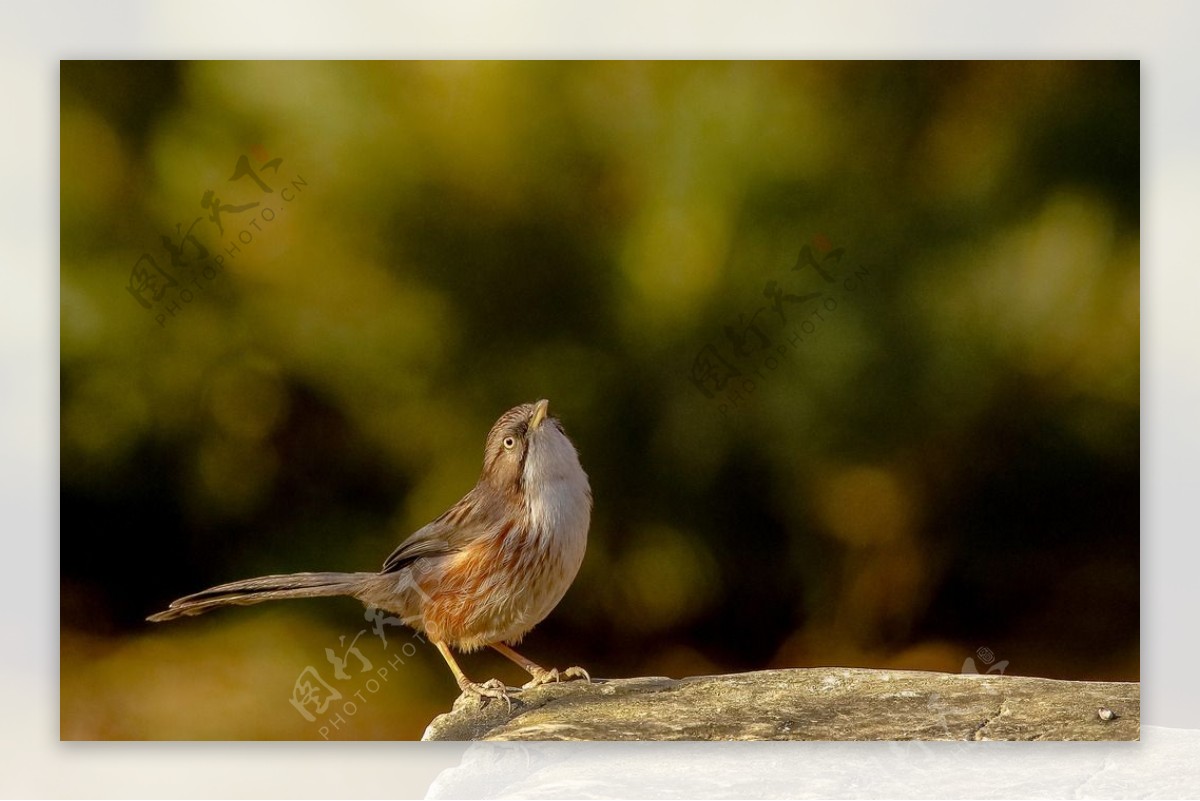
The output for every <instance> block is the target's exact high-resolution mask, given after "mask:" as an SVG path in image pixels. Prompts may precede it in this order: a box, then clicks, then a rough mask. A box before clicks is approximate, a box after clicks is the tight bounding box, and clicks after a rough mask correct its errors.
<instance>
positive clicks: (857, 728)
mask: <svg viewBox="0 0 1200 801" xmlns="http://www.w3.org/2000/svg"><path fill="white" fill-rule="evenodd" d="M510 692H511V695H512V708H511V710H510V709H509V708H508V707H507V705H505V704H504V703H503V702H497V701H491V702H488V703H486V704H482V703H480V702H479V701H478V700H477V699H475V698H467V697H462V698H459V699H458V701H456V702H455V704H454V708H453V710H451V711H450V712H448V713H446V714H444V715H439V716H438V717H437V718H435V719H434V720H433V722H432V723H430V724H429V727H428V728H427V729H426V731H425V736H424V739H426V740H1136V739H1138V736H1139V729H1140V726H1139V721H1140V713H1141V699H1140V685H1138V684H1136V683H1124V682H1078V681H1059V680H1055V679H1041V678H1030V677H1021V676H1002V675H962V674H950V673H928V672H919V671H884V670H867V669H851V668H807V669H796V670H768V671H759V672H755V673H740V674H733V675H727V676H697V677H694V678H688V679H681V680H677V679H668V678H636V679H611V680H596V681H595V682H594V683H592V684H586V683H583V682H574V681H573V682H567V683H563V684H552V685H546V686H544V687H537V688H534V689H532V690H520V691H518V690H510ZM1104 710H1107V711H1104ZM1110 713H1111V716H1110Z"/></svg>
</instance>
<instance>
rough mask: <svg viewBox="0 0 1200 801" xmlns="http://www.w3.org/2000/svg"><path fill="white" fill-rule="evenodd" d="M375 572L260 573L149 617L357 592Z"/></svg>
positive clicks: (154, 619)
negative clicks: (274, 574) (268, 574)
mask: <svg viewBox="0 0 1200 801" xmlns="http://www.w3.org/2000/svg"><path fill="white" fill-rule="evenodd" d="M375 575H377V574H375V573H291V574H289V575H286V576H260V577H259V578H252V579H244V580H242V581H234V582H232V583H230V584H222V585H221V586H219V587H211V588H209V589H207V590H204V591H203V592H197V593H194V594H192V595H188V596H185V597H183V598H180V599H179V600H177V601H173V602H172V603H171V605H170V606H169V607H168V608H167V609H165V610H164V611H162V612H159V613H157V614H154V615H151V616H150V617H148V618H146V620H149V621H151V622H153V623H161V622H163V621H164V620H174V619H176V618H179V617H184V616H188V615H200V614H203V613H205V612H207V611H208V610H210V609H215V608H217V607H218V606H231V605H239V606H246V605H249V604H258V603H262V602H263V601H279V600H283V599H285V598H320V597H323V596H330V595H354V593H355V592H356V591H357V590H359V589H360V588H361V587H362V585H363V582H364V581H366V580H367V579H370V578H372V577H373V576H375Z"/></svg>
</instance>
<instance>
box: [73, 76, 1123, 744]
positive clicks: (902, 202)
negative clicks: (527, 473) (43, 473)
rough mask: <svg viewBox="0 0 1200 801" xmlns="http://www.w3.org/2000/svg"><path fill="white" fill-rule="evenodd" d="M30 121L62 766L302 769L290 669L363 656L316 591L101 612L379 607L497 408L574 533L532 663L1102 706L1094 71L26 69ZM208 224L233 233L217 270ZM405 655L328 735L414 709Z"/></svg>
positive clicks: (1115, 193) (454, 490) (1115, 500)
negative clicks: (1095, 699) (557, 438)
mask: <svg viewBox="0 0 1200 801" xmlns="http://www.w3.org/2000/svg"><path fill="white" fill-rule="evenodd" d="M61 89H62V120H61V142H62V160H61V168H62V201H61V204H62V205H61V219H62V237H61V250H62V297H61V310H62V323H61V353H62V365H61V386H62V427H61V439H62V451H61V457H62V458H61V463H62V497H61V523H62V542H61V564H62V664H61V668H62V677H61V681H62V735H63V737H64V738H67V739H93V738H166V739H171V738H221V739H229V738H287V739H300V738H314V737H319V736H321V735H320V733H319V731H318V729H319V728H320V726H321V725H322V722H321V721H315V722H310V721H306V720H305V719H304V718H303V717H302V716H301V715H300V714H298V713H297V711H296V710H295V709H294V708H293V707H292V706H291V705H290V704H289V703H288V699H289V698H290V697H291V693H292V690H293V685H294V682H295V681H296V678H297V676H298V674H300V673H301V671H302V670H304V669H305V668H306V667H307V666H312V667H314V668H315V669H317V670H318V671H322V672H323V673H324V674H326V678H327V679H328V678H330V676H329V675H328V674H329V673H330V671H331V670H332V668H331V667H330V664H329V663H328V662H327V660H326V658H325V655H324V653H325V649H326V648H331V647H333V648H337V650H338V652H339V653H340V652H341V646H339V637H342V638H344V640H343V645H344V644H345V642H348V641H350V640H351V639H352V638H353V637H354V635H355V634H356V633H357V632H358V631H359V630H361V629H362V628H363V627H364V626H368V632H367V634H366V635H365V636H364V638H363V639H362V640H361V641H360V644H361V645H362V649H363V653H364V654H365V655H366V656H367V657H368V658H369V659H370V660H371V661H372V662H373V663H374V664H375V665H376V666H378V665H381V664H385V663H387V661H388V660H389V659H390V658H393V657H395V655H396V653H397V651H396V649H397V648H398V647H399V645H400V642H407V641H408V639H407V635H404V634H401V633H399V632H396V633H395V634H394V635H393V637H394V638H399V639H394V638H390V639H389V641H390V642H391V646H389V648H384V647H383V644H382V643H381V642H380V641H379V640H378V639H376V638H375V637H374V635H373V634H372V633H371V632H370V631H369V625H368V624H367V623H366V622H365V621H364V619H363V615H362V610H361V608H360V607H359V605H358V604H357V602H354V601H350V600H345V599H340V600H310V601H302V602H292V603H287V604H274V605H265V606H259V607H253V608H248V609H232V610H226V611H222V612H219V613H214V614H212V615H207V616H205V617H203V618H197V619H195V620H187V621H183V622H179V623H173V624H170V625H166V626H152V625H150V624H147V623H145V622H144V618H145V616H146V615H147V614H150V613H151V612H154V611H157V610H159V609H160V608H162V607H163V606H165V605H166V603H168V602H169V601H170V600H172V599H173V598H176V597H178V596H180V595H183V594H186V593H188V592H192V591H195V590H198V589H202V588H204V587H207V586H210V585H212V584H216V583H220V582H223V581H228V580H233V579H237V578H244V577H248V576H251V575H258V574H264V573H280V572H290V571H299V570H339V569H344V570H366V569H375V568H377V567H378V566H379V564H380V563H381V562H382V560H383V558H384V557H385V556H386V555H387V554H388V553H389V552H390V550H391V549H392V548H393V547H394V546H395V545H396V544H397V543H398V542H399V541H400V540H401V539H403V538H404V537H405V536H406V535H407V534H408V533H409V532H411V531H413V530H415V529H417V528H419V527H420V526H421V525H423V524H424V523H426V522H428V521H429V520H431V519H432V518H434V517H436V516H437V515H438V514H439V513H440V512H441V511H443V510H444V509H445V508H446V507H447V506H449V505H450V504H451V503H453V502H454V501H455V500H457V499H458V498H459V497H460V496H461V495H462V494H463V493H464V492H465V491H466V490H467V489H468V488H469V487H470V486H471V485H472V483H473V482H474V481H475V479H476V477H477V476H478V472H479V468H480V463H481V459H482V445H483V439H484V435H485V434H486V432H487V430H488V428H489V427H490V425H491V423H492V422H493V421H494V419H495V418H496V417H498V416H499V414H500V413H501V412H503V411H504V410H505V409H507V408H509V407H510V406H513V405H515V404H517V403H521V402H526V401H530V400H534V399H537V398H540V397H547V398H550V399H551V409H552V411H554V413H556V414H557V415H559V416H560V418H561V419H562V421H563V423H564V425H565V427H566V429H567V431H568V433H569V434H570V436H571V437H572V439H573V440H574V442H575V444H576V446H577V447H578V449H579V451H580V454H581V459H582V462H583V465H584V467H585V469H586V470H587V471H588V474H589V476H590V478H591V483H592V488H593V492H594V495H595V511H594V513H593V518H592V529H591V535H590V541H589V549H588V556H587V559H586V561H585V564H584V567H583V570H582V572H581V574H580V576H579V578H578V579H577V581H576V582H575V585H574V586H573V588H572V589H571V591H570V592H569V593H568V595H567V597H566V599H565V600H564V601H563V603H562V604H561V605H560V607H559V608H558V609H557V610H556V611H555V612H554V613H553V614H552V615H551V616H550V618H548V619H547V620H546V621H545V622H544V623H543V624H542V625H541V626H539V627H538V628H537V629H535V631H534V632H533V633H532V634H531V635H530V636H529V637H528V638H527V640H526V644H525V647H523V648H522V651H523V652H524V653H527V655H528V656H530V657H531V658H533V659H535V660H536V661H539V662H542V663H543V664H555V665H559V666H565V665H567V664H583V665H585V666H587V667H588V668H589V669H590V670H591V671H592V673H593V675H598V676H626V675H642V674H661V675H671V676H684V675H696V674H702V673H712V672H726V671H739V670H752V669H758V668H764V667H783V666H806V665H864V666H876V667H898V668H917V669H932V670H948V671H959V670H963V669H977V670H978V671H979V672H986V671H987V670H989V669H993V670H999V669H1003V670H1005V671H1006V672H1008V673H1017V674H1026V675H1042V676H1054V677H1062V678H1072V679H1124V680H1134V679H1137V678H1138V673H1139V667H1138V615H1139V607H1138V553H1139V535H1138V519H1139V517H1138V512H1139V467H1138V464H1139V439H1138V436H1139V435H1138V426H1139V338H1138V325H1139V317H1138V308H1139V295H1138V292H1139V289H1138V286H1139V241H1140V235H1139V217H1138V215H1139V121H1138V119H1139V65H1138V64H1137V62H1116V63H1113V62H1080V63H1068V62H1045V63H1042V62H1037V63H1027V62H1021V63H1017V62H1003V63H1000V62H997V63H992V62H979V63H954V62H937V63H922V62H904V63H861V64H860V63H774V62H765V63H758V62H735V63H719V62H703V63H686V62H671V63H637V62H612V63H607V62H575V63H554V62H537V63H521V62H504V63H491V62H447V63H435V62H407V63H374V62H355V63H336V62H334V63H306V62H279V63H273V62H247V63H236V62H222V63H178V64H176V63H163V62H103V63H96V62H63V64H62V85H61ZM242 156H246V158H247V161H246V164H247V165H248V166H250V167H251V168H253V169H254V170H255V172H256V175H257V176H258V177H259V179H260V180H261V181H262V182H263V184H265V185H267V186H269V187H270V189H271V191H270V192H265V191H263V190H262V189H261V187H260V186H259V185H257V184H256V182H255V181H254V180H252V179H251V178H250V177H248V176H242V177H237V178H234V179H231V175H234V176H236V174H237V173H236V169H235V168H236V165H237V163H238V161H239V158H241V157H242ZM275 159H281V161H279V162H277V163H275V164H274V165H273V166H272V162H273V161H274V160H275ZM209 190H212V191H213V192H214V193H215V195H216V196H218V197H219V198H220V203H222V204H226V205H227V206H228V207H229V209H234V208H241V207H244V206H247V205H249V204H251V203H257V204H258V205H257V206H253V207H251V208H246V209H244V210H242V211H234V210H226V211H224V212H223V213H222V214H221V215H220V216H221V220H222V224H223V225H224V231H221V230H219V228H218V226H217V225H216V224H215V223H214V222H213V221H212V220H211V219H210V212H211V208H208V207H205V206H204V204H203V198H204V195H205V193H206V192H208V191H209ZM285 190H290V191H285ZM285 195H286V197H285ZM287 197H290V198H291V199H290V200H288V199H287ZM264 210H267V211H270V212H271V213H272V215H273V216H272V218H271V219H270V220H268V219H267V217H266V214H265V212H264ZM197 218H199V222H198V223H197V224H195V226H194V227H193V228H192V229H191V230H192V232H193V235H194V237H195V239H194V240H192V241H186V240H185V239H184V238H183V236H182V232H186V231H187V230H188V229H189V226H190V225H192V221H193V220H196V219H197ZM251 221H254V223H253V224H252V222H251ZM180 224H182V227H181V228H179V229H177V225H180ZM247 235H248V237H249V239H247ZM164 236H171V237H172V239H171V241H173V242H174V243H175V244H177V245H182V246H183V249H182V251H181V255H180V258H179V259H178V260H177V261H178V263H174V264H173V263H172V259H171V255H170V251H169V250H167V249H166V248H165V247H164V246H163V244H162V239H163V237H164ZM239 236H241V238H240V239H239ZM197 243H198V245H199V247H197ZM199 248H203V249H204V250H206V251H207V253H208V258H207V260H206V259H203V258H200V255H199V254H200V253H202V252H203V251H201V250H200V249H199ZM143 254H149V255H150V256H151V257H152V258H153V259H154V263H155V264H156V265H157V267H159V268H162V273H159V272H157V270H155V269H154V268H153V267H150V268H149V274H153V275H157V276H158V277H157V278H155V279H154V280H156V281H157V282H158V283H157V284H153V285H150V286H149V287H141V285H140V284H139V283H138V281H137V280H135V279H134V278H131V270H133V269H134V267H135V264H139V265H140V266H141V267H142V268H147V265H148V262H146V261H141V262H139V259H140V258H141V257H142V256H143ZM220 254H225V263H224V264H223V265H221V267H220V269H219V270H218V269H215V268H214V267H213V266H212V265H213V264H214V259H215V256H217V255H220ZM809 257H811V262H810V261H809V260H808V259H809ZM817 268H820V270H818V269H817ZM206 270H208V271H209V272H212V273H213V277H211V278H209V277H207V273H206ZM822 271H823V272H824V275H825V276H827V277H828V279H829V280H826V278H825V277H823V275H822ZM164 274H165V276H171V277H173V278H174V279H175V280H177V282H178V284H177V285H176V286H173V287H167V286H166V283H167V281H168V279H167V278H166V277H165V276H164ZM131 287H132V288H133V289H134V290H135V291H136V290H138V289H139V288H141V289H142V290H143V291H142V292H141V295H142V297H143V298H144V299H146V300H147V302H148V303H149V305H150V308H144V307H143V306H142V305H141V304H140V303H139V302H138V300H137V299H136V298H135V296H134V295H135V292H131V291H130V288H131ZM158 289H162V290H163V291H162V293H161V296H160V297H158V298H155V297H154V295H155V293H156V291H157V290H158ZM185 290H187V291H188V292H189V296H190V299H189V296H184V295H183V294H182V293H183V292H184V291H185ZM775 292H782V293H783V300H781V301H780V306H779V308H778V310H776V308H775V306H774V305H773V303H772V298H773V295H774V293H775ZM814 293H821V294H820V296H819V297H816V298H808V299H805V300H800V298H802V297H804V296H807V295H812V294H814ZM417 646H418V647H417V648H416V649H415V652H414V653H413V654H412V655H411V656H405V657H404V659H405V661H404V664H403V665H401V666H399V667H396V669H395V671H394V678H395V681H394V682H392V681H389V682H388V683H387V685H386V686H385V688H384V689H382V690H380V691H379V692H377V693H373V694H370V695H369V696H367V697H368V698H369V702H365V703H360V704H359V707H360V708H359V709H358V710H357V713H356V714H355V715H354V716H352V717H351V718H349V719H348V720H347V721H346V722H345V725H343V726H341V727H340V728H337V729H336V730H335V731H333V732H332V733H331V734H330V736H331V737H337V738H339V739H353V738H377V737H378V738H408V737H417V736H419V735H420V732H421V730H422V729H423V727H424V725H425V724H426V723H427V722H428V720H429V719H430V718H431V717H432V715H434V714H436V713H437V712H440V711H444V710H445V709H446V708H448V707H449V705H450V702H451V701H452V700H453V698H454V697H455V695H456V694H457V688H456V687H455V685H454V683H453V679H452V678H451V676H450V673H449V671H448V670H446V669H445V667H444V665H443V664H442V661H441V659H440V657H439V656H438V655H437V654H436V652H435V651H434V650H433V649H432V648H430V647H429V646H425V645H420V644H419V643H417ZM984 649H987V650H984ZM462 664H463V666H464V668H465V669H466V671H467V672H468V674H469V675H471V676H472V677H474V678H476V679H478V680H483V679H486V678H489V677H491V676H493V675H496V676H499V677H501V678H503V679H505V680H507V681H508V682H509V683H514V682H517V681H518V679H519V678H520V676H519V674H518V673H517V671H516V669H515V668H513V667H512V666H511V665H508V664H506V663H505V662H504V661H503V660H501V659H500V658H499V657H496V656H494V655H491V654H479V655H473V656H467V657H465V658H464V659H463V660H462ZM364 675H366V674H364ZM356 680H358V677H355V678H353V679H351V680H349V681H348V682H347V683H346V685H345V686H344V688H343V689H346V688H352V689H351V692H352V690H353V689H358V688H359V685H358V684H356V683H355V681H356ZM347 695H349V692H348V693H347Z"/></svg>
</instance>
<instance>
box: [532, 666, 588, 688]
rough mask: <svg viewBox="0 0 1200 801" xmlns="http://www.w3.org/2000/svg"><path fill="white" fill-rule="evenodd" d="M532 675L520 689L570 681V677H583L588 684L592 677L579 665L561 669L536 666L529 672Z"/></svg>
mask: <svg viewBox="0 0 1200 801" xmlns="http://www.w3.org/2000/svg"><path fill="white" fill-rule="evenodd" d="M530 675H532V676H533V678H532V679H530V680H529V681H528V682H526V683H525V684H523V685H522V686H521V689H522V690H531V689H533V688H534V687H539V686H541V685H543V684H549V683H550V682H560V681H570V680H571V679H583V680H584V681H586V682H587V683H588V684H591V683H592V677H591V676H590V675H588V672H587V671H586V670H584V669H583V668H581V667H569V668H565V669H563V670H561V671H560V670H559V669H558V668H550V669H549V670H546V669H545V668H538V669H537V670H536V671H533V672H531V673H530Z"/></svg>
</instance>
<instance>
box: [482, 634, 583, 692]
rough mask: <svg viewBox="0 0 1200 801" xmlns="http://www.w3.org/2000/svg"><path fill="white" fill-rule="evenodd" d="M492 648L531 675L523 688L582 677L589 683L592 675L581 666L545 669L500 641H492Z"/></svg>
mask: <svg viewBox="0 0 1200 801" xmlns="http://www.w3.org/2000/svg"><path fill="white" fill-rule="evenodd" d="M492 648H495V649H496V651H498V652H499V653H502V654H504V655H505V656H506V657H508V658H509V659H511V660H512V661H514V662H516V663H517V664H518V665H520V666H521V670H524V671H525V672H526V673H528V674H529V675H530V676H533V680H532V681H530V682H528V683H527V684H525V685H523V686H522V687H521V689H523V690H528V689H530V688H533V687H537V686H538V685H539V684H549V683H550V682H552V681H562V680H563V679H584V680H585V681H587V682H588V683H589V684H590V683H591V681H592V677H591V676H589V675H588V672H587V671H586V670H584V669H583V668H581V667H569V668H566V669H565V670H563V671H561V672H560V671H559V670H558V668H550V669H549V670H546V669H545V668H544V667H542V666H541V665H539V664H537V663H536V662H530V661H529V660H528V659H526V658H525V657H523V656H521V655H520V654H518V653H517V652H516V651H514V650H513V649H511V648H509V647H508V646H507V645H505V644H504V643H502V642H494V643H492Z"/></svg>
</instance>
